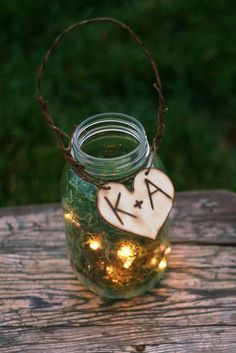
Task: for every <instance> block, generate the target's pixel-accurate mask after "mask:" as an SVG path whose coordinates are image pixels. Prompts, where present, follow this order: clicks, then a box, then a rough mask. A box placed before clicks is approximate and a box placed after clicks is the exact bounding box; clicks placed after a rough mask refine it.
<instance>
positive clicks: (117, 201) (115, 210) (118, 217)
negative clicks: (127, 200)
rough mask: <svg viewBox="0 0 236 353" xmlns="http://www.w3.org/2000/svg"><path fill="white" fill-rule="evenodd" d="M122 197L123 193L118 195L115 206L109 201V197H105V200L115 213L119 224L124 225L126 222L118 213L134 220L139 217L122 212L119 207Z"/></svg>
mask: <svg viewBox="0 0 236 353" xmlns="http://www.w3.org/2000/svg"><path fill="white" fill-rule="evenodd" d="M120 197H121V192H119V193H118V196H117V200H116V203H115V206H113V205H112V203H111V201H110V200H109V199H108V197H106V196H104V199H105V200H106V202H107V203H108V205H109V206H110V207H111V209H112V211H113V212H114V214H115V216H116V217H117V219H118V220H119V222H120V223H121V224H122V225H124V222H123V221H122V219H121V217H120V215H119V213H118V212H120V213H123V214H126V215H128V216H130V217H133V218H137V216H135V215H133V214H132V213H129V212H126V211H124V210H121V209H120V208H118V206H119V202H120Z"/></svg>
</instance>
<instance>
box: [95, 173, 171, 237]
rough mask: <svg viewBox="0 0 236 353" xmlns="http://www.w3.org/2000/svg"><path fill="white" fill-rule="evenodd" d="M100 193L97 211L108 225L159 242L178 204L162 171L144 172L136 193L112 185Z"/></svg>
mask: <svg viewBox="0 0 236 353" xmlns="http://www.w3.org/2000/svg"><path fill="white" fill-rule="evenodd" d="M104 186H105V187H106V189H105V188H102V189H99V191H98V193H97V208H98V211H99V213H100V215H101V217H102V218H103V219H104V221H105V222H106V223H108V224H109V225H111V226H112V227H115V228H117V229H119V230H122V231H124V232H128V233H132V234H135V235H139V236H142V237H145V238H150V239H156V237H157V235H158V233H159V231H160V229H161V227H162V225H163V224H164V222H165V220H166V219H167V217H168V215H169V213H170V211H171V209H172V207H173V203H174V186H173V184H172V182H171V180H170V179H169V178H168V176H167V175H166V174H164V173H163V172H161V171H160V170H159V169H155V168H151V169H149V170H148V169H143V170H142V171H141V172H140V173H138V174H137V175H136V176H135V178H134V183H133V190H132V191H129V190H128V189H127V188H126V187H125V186H124V185H123V184H121V183H116V182H109V183H108V184H106V185H104Z"/></svg>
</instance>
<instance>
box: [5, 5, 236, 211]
mask: <svg viewBox="0 0 236 353" xmlns="http://www.w3.org/2000/svg"><path fill="white" fill-rule="evenodd" d="M235 13H236V4H235V2H233V1H230V0H228V1H227V0H216V1H214V2H213V1H203V0H192V1H188V0H175V1H174V0H159V1H155V0H147V1H141V0H140V1H139V0H138V1H137V0H128V1H119V2H117V1H108V0H106V1H102V2H100V1H91V0H89V1H88V0H86V1H85V0H84V1H79V2H78V1H73V0H71V1H70V2H68V1H65V0H61V1H60V2H59V1H54V0H52V1H46V0H42V1H40V2H33V1H23V2H20V1H17V0H11V1H8V2H1V3H0V26H1V31H0V46H1V48H2V50H1V56H0V63H1V81H0V116H1V129H0V140H1V146H2V147H3V149H2V153H1V157H0V177H1V187H0V205H1V206H4V205H7V206H9V205H19V204H27V203H39V202H54V201H58V200H59V180H60V173H61V171H62V168H63V164H64V161H63V158H62V156H61V154H60V152H59V151H58V149H57V148H56V144H55V138H54V136H53V133H52V132H51V131H50V129H49V128H48V127H47V125H46V124H45V122H44V120H43V119H42V116H41V113H40V111H39V107H38V104H37V101H36V98H35V77H36V72H37V69H38V67H39V64H40V62H41V60H42V57H43V55H44V53H45V52H46V50H47V49H48V47H49V46H50V44H51V42H52V40H53V39H54V38H55V37H56V35H57V34H58V33H60V32H61V31H62V30H63V29H64V28H65V27H66V26H68V25H70V24H72V23H74V22H77V21H79V20H81V19H85V18H91V17H97V16H111V17H115V18H117V19H120V20H122V21H124V22H127V23H128V24H129V25H130V26H131V27H132V28H133V29H134V30H135V31H136V32H137V33H138V34H139V35H140V37H141V38H142V40H143V42H144V43H145V45H146V46H147V47H148V48H149V50H150V51H151V52H152V53H153V55H154V57H155V58H156V60H157V63H158V67H159V71H160V74H161V78H162V81H163V86H164V93H165V97H166V105H167V107H168V109H169V110H168V113H167V114H166V134H165V137H164V139H163V143H162V145H161V149H160V155H161V158H162V159H163V161H164V162H165V165H166V167H167V170H168V173H169V175H170V176H171V177H172V179H173V181H174V183H175V185H176V188H177V190H189V189H209V188H226V189H231V190H236V174H235V154H236V152H235V140H236V139H235V137H236V136H235V135H236V130H235V124H234V122H235V111H236V109H235V108H236V100H235V92H236V65H235V54H236V47H235V35H236V27H235V24H236V18H235V17H236V16H235ZM46 77H47V79H46V81H45V85H44V92H45V96H46V97H47V99H48V101H49V102H50V105H49V106H50V107H51V112H52V113H53V114H54V117H55V120H56V121H57V123H58V124H59V125H60V126H61V127H63V128H64V129H65V130H66V131H67V132H70V131H71V129H72V127H73V124H76V123H78V122H80V121H81V120H83V119H84V118H86V117H88V116H90V115H93V114H96V113H101V112H108V111H117V112H123V113H126V114H130V115H132V116H134V117H136V118H138V119H140V121H142V123H143V124H144V126H145V128H146V130H147V132H148V135H149V138H150V140H151V138H152V137H153V135H154V123H155V114H156V107H157V103H156V96H155V91H154V89H153V88H152V83H153V75H152V71H151V69H150V67H149V64H148V62H147V61H146V58H145V57H144V56H143V54H142V53H141V52H140V50H139V49H138V48H137V46H135V44H134V43H133V42H132V41H131V40H130V38H129V36H128V35H127V34H126V33H125V32H124V31H123V30H122V29H120V28H118V27H117V28H116V27H115V26H114V25H110V24H107V23H106V24H101V25H97V24H94V25H90V26H88V27H86V28H81V29H80V30H78V31H77V32H75V33H73V34H71V35H70V36H68V37H67V38H65V41H64V42H63V43H62V45H61V47H59V48H58V50H57V51H56V52H55V53H54V54H53V57H52V59H51V61H50V63H49V67H48V69H47V71H46Z"/></svg>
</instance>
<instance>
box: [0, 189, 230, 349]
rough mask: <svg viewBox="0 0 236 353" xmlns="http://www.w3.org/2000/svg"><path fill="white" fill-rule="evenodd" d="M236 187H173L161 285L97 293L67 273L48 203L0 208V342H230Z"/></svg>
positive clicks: (85, 345) (59, 225)
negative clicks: (119, 294) (133, 294)
mask: <svg viewBox="0 0 236 353" xmlns="http://www.w3.org/2000/svg"><path fill="white" fill-rule="evenodd" d="M235 214H236V197H235V194H233V193H229V192H223V191H218V192H217V191H216V192H199V193H197V192H193V193H180V194H178V195H177V202H176V204H175V209H174V213H173V216H172V239H173V241H172V243H173V247H172V248H173V251H172V254H171V256H170V264H169V269H168V271H167V273H166V274H165V276H164V278H163V280H162V282H161V285H160V286H157V287H156V288H155V289H154V290H153V291H151V292H150V293H146V294H145V295H143V296H141V297H137V298H133V299H130V300H122V301H112V300H104V299H101V298H99V297H97V296H96V295H95V294H93V293H91V292H89V291H87V290H86V289H84V288H83V286H82V285H80V284H79V282H78V281H77V280H76V279H75V276H74V274H73V272H72V270H71V267H70V265H69V261H68V259H67V256H66V245H65V236H64V231H63V222H62V213H61V208H60V206H58V205H42V206H32V207H31V206H30V207H20V208H7V209H2V210H0V313H1V320H0V326H1V329H0V352H1V353H9V352H26V353H27V352H32V351H35V350H36V351H37V352H56V353H57V352H66V353H67V352H73V353H74V352H96V353H104V352H105V353H106V352H109V353H110V352H111V353H112V352H139V351H141V352H142V351H145V352H151V353H152V352H193V353H195V352H214V353H215V352H216V353H217V352H224V351H225V352H235V351H236V339H234V337H235V329H236V246H235V245H236V241H235V240H236V217H235Z"/></svg>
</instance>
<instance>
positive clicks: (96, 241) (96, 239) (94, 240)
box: [86, 233, 102, 251]
mask: <svg viewBox="0 0 236 353" xmlns="http://www.w3.org/2000/svg"><path fill="white" fill-rule="evenodd" d="M86 244H88V246H89V247H90V249H91V250H93V251H97V250H100V249H101V248H102V239H101V236H100V234H99V233H95V234H90V233H89V237H88V239H87V241H86Z"/></svg>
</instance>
